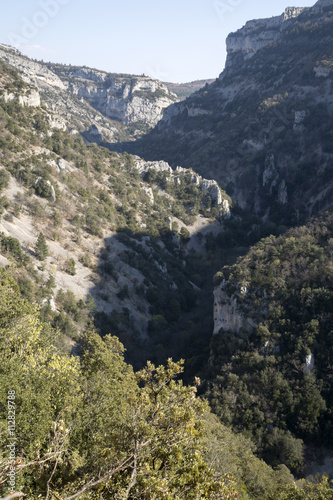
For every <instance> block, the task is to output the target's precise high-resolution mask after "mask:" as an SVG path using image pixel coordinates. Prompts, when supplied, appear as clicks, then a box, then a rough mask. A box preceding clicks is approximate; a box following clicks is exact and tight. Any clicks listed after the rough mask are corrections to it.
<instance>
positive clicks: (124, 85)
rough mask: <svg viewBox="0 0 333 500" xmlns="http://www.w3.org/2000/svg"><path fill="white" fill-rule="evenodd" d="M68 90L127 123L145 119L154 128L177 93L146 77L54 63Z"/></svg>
mask: <svg viewBox="0 0 333 500" xmlns="http://www.w3.org/2000/svg"><path fill="white" fill-rule="evenodd" d="M50 69H52V70H53V71H54V72H55V73H56V74H57V75H58V76H59V77H60V78H61V79H62V80H63V81H64V82H66V85H67V89H68V90H69V91H70V92H72V93H73V94H74V95H77V96H78V97H82V98H83V99H85V100H86V101H87V102H88V103H89V104H90V105H91V106H92V107H93V108H95V109H97V110H98V111H100V112H101V113H102V114H103V115H104V116H107V117H108V118H111V119H116V120H120V121H121V122H123V123H125V124H130V123H136V122H143V123H145V124H147V125H148V126H150V127H152V126H154V125H156V123H157V122H158V121H159V120H160V119H161V118H162V116H163V110H164V109H165V108H166V107H168V106H169V105H170V104H172V103H174V102H175V101H177V96H176V95H175V94H173V93H172V92H170V91H169V90H168V88H167V87H166V86H165V85H164V84H163V83H161V82H159V81H157V80H152V79H151V78H149V77H146V76H141V77H139V76H137V77H136V76H135V77H134V76H130V75H115V74H110V73H105V72H103V71H97V70H93V69H89V68H71V67H67V66H61V65H52V66H50Z"/></svg>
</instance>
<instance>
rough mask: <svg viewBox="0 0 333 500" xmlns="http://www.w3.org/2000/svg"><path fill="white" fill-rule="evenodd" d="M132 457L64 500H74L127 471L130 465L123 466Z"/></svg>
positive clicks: (130, 458) (131, 457)
mask: <svg viewBox="0 0 333 500" xmlns="http://www.w3.org/2000/svg"><path fill="white" fill-rule="evenodd" d="M133 457H134V455H131V456H130V457H129V458H128V459H127V460H125V462H123V463H122V464H121V465H120V466H119V467H117V468H116V469H114V470H112V471H109V472H108V473H107V474H105V476H103V477H101V478H100V479H97V480H96V481H93V480H91V481H89V483H87V484H86V485H85V486H83V488H81V489H80V490H79V491H78V492H77V493H75V494H74V495H71V496H70V497H67V498H66V499H65V500H73V499H74V498H76V497H78V496H79V495H82V493H84V492H85V491H86V490H89V489H90V488H93V487H94V486H97V485H98V484H101V483H103V482H104V481H107V480H108V479H110V478H111V477H112V476H113V475H114V474H116V473H117V472H121V471H122V470H126V469H128V468H129V467H130V466H131V464H129V463H128V464H127V465H125V464H126V463H127V462H130V460H132V459H133Z"/></svg>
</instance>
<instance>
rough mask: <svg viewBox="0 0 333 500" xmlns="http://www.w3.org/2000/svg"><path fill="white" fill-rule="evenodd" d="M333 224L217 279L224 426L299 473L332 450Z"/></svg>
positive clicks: (218, 385)
mask: <svg viewBox="0 0 333 500" xmlns="http://www.w3.org/2000/svg"><path fill="white" fill-rule="evenodd" d="M332 244H333V216H332V214H331V213H326V214H324V215H323V216H321V217H320V218H318V219H313V220H312V221H311V222H310V223H308V224H307V225H306V226H303V227H298V228H295V229H292V230H290V231H288V232H287V233H286V234H285V235H284V236H280V237H278V238H276V237H273V236H271V237H269V238H266V239H264V240H261V241H260V242H259V243H257V245H255V246H254V247H253V248H251V250H250V251H249V253H248V254H247V255H246V256H245V257H242V258H240V259H239V260H238V262H237V263H236V264H235V265H234V266H232V267H224V268H223V269H222V270H221V271H220V272H218V273H217V275H216V276H215V291H214V297H215V300H214V336H213V341H212V362H213V365H214V372H215V374H216V378H215V379H214V382H213V383H212V385H211V388H210V391H209V392H210V398H211V402H212V405H213V409H214V411H215V412H216V413H217V414H218V415H219V416H220V417H221V420H222V422H223V423H224V424H225V425H230V426H232V428H233V429H234V430H237V431H241V432H242V433H243V434H245V435H247V436H251V438H252V439H253V440H254V441H255V442H256V444H257V446H258V448H259V450H260V453H261V456H263V457H264V458H265V460H266V461H268V462H269V463H270V464H272V465H275V464H278V463H280V462H281V461H283V463H285V464H286V465H288V467H290V468H291V469H293V470H297V469H298V468H300V466H301V465H302V463H303V455H302V445H301V441H300V439H303V440H304V441H305V442H306V443H307V444H308V445H310V444H312V445H314V446H320V445H321V446H323V445H325V444H326V443H327V444H328V443H332V439H333V435H332V419H331V416H332V410H333V406H332V405H333V393H332V355H333V343H332V341H333V339H332V324H333V309H332V304H333V286H332V283H333V281H332V277H333V275H332Z"/></svg>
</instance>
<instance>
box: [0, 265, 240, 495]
mask: <svg viewBox="0 0 333 500" xmlns="http://www.w3.org/2000/svg"><path fill="white" fill-rule="evenodd" d="M0 280H1V281H0V298H1V300H0V304H1V306H0V347H1V368H0V386H1V393H0V412H1V423H0V425H1V441H2V443H1V445H2V446H1V450H2V452H3V455H2V456H1V480H2V481H3V482H2V485H1V493H3V494H6V492H7V488H8V472H9V468H8V457H7V455H6V451H5V450H6V445H7V442H8V433H7V409H8V406H7V403H8V400H7V398H8V391H15V410H16V429H15V437H16V438H17V440H16V442H15V456H16V459H17V460H16V462H15V470H16V481H17V484H16V487H17V489H22V490H23V491H24V493H26V494H28V496H29V498H38V497H39V495H41V496H43V497H45V498H50V497H51V495H53V493H55V494H56V495H59V496H61V498H67V499H72V498H76V497H78V496H80V497H81V498H87V499H88V498H89V499H90V498H105V499H111V498H119V499H121V498H142V499H144V498H146V499H152V498H156V499H169V498H179V499H180V498H186V499H187V498H188V499H190V498H193V499H194V498H216V499H229V498H230V499H231V498H238V494H237V491H236V489H235V484H234V481H233V479H232V478H231V477H229V476H225V477H220V478H217V477H215V474H214V471H213V469H211V468H209V467H208V465H207V464H206V463H205V461H204V457H203V452H202V450H203V446H202V436H203V433H204V430H203V423H202V420H203V419H202V417H203V415H204V414H205V413H206V412H207V403H206V402H205V401H202V400H200V399H198V398H196V395H195V393H196V388H195V387H186V386H184V385H183V384H182V382H180V381H176V380H175V378H176V377H177V375H179V374H180V373H181V371H182V362H179V363H174V362H172V360H169V362H168V364H167V366H166V367H163V366H159V367H157V368H156V367H155V366H154V365H153V364H151V363H148V364H147V366H146V368H145V369H144V370H142V371H140V372H138V373H137V374H134V372H133V370H132V368H131V366H130V365H127V364H126V363H125V362H124V359H123V351H124V349H123V346H122V344H121V343H120V342H119V341H118V339H116V338H115V337H111V336H110V335H107V336H106V337H105V338H104V339H103V340H102V339H101V338H100V337H99V336H98V335H97V334H95V333H94V332H86V333H85V334H84V337H83V342H82V356H81V358H80V359H79V358H78V357H76V358H74V357H68V356H67V355H64V354H62V353H61V352H60V351H59V350H58V349H56V348H55V347H54V340H55V336H56V332H54V331H52V329H51V328H50V327H48V326H47V325H46V324H43V323H41V321H40V319H39V315H38V311H37V310H36V309H35V308H34V306H32V305H31V304H29V303H28V302H27V301H26V300H24V299H21V298H20V296H19V289H18V287H17V285H16V283H15V281H14V280H13V279H12V278H11V277H10V275H9V274H8V273H7V272H6V271H1V275H0ZM11 394H13V392H11Z"/></svg>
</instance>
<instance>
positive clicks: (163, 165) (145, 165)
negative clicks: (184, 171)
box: [134, 156, 173, 177]
mask: <svg viewBox="0 0 333 500" xmlns="http://www.w3.org/2000/svg"><path fill="white" fill-rule="evenodd" d="M134 158H135V167H136V168H137V169H138V170H139V172H140V175H141V177H143V176H144V174H145V173H146V172H148V170H150V169H153V170H156V172H168V173H169V174H172V172H173V170H172V168H171V167H170V165H169V164H168V163H167V162H166V161H145V160H142V158H139V156H135V157H134Z"/></svg>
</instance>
